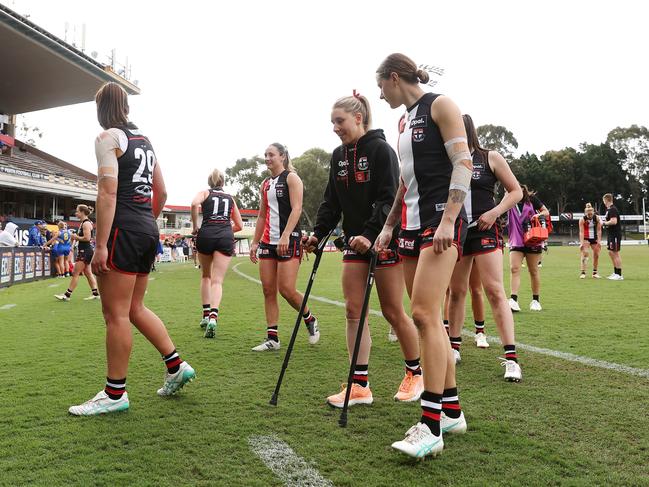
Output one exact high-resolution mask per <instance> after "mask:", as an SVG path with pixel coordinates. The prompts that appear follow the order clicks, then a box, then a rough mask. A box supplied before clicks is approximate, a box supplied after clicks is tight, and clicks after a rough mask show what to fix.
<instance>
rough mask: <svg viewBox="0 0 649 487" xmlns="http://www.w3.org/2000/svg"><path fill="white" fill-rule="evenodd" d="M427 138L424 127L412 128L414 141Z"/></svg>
mask: <svg viewBox="0 0 649 487" xmlns="http://www.w3.org/2000/svg"><path fill="white" fill-rule="evenodd" d="M425 138H426V134H425V133H424V129H423V128H417V129H412V140H413V142H422V141H423V140H424V139H425Z"/></svg>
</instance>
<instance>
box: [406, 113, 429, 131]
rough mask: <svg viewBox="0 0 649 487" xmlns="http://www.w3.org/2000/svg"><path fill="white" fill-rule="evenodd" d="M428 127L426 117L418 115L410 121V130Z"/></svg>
mask: <svg viewBox="0 0 649 487" xmlns="http://www.w3.org/2000/svg"><path fill="white" fill-rule="evenodd" d="M419 127H428V115H420V116H418V117H415V118H413V119H412V120H410V128H411V129H414V128H419Z"/></svg>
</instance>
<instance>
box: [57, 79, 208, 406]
mask: <svg viewBox="0 0 649 487" xmlns="http://www.w3.org/2000/svg"><path fill="white" fill-rule="evenodd" d="M95 100H96V102H97V118H98V119H99V124H100V125H101V127H102V128H103V129H104V132H102V133H101V134H99V136H98V137H97V139H96V140H95V152H96V154H97V165H98V173H97V247H96V249H95V255H94V257H93V259H92V268H93V271H94V272H95V273H96V274H97V275H98V276H99V287H100V289H101V294H102V302H101V304H102V311H103V314H104V320H105V321H106V361H107V377H106V387H105V388H104V390H102V391H101V392H99V393H98V394H97V395H96V396H95V397H93V398H92V399H90V400H89V401H87V402H85V403H83V404H81V405H79V406H72V407H70V409H69V411H70V413H71V414H74V415H78V416H93V415H98V414H104V413H111V412H116V411H125V410H127V409H128V408H129V400H128V394H127V393H126V373H127V370H128V362H129V357H130V354H131V347H132V342H133V337H132V335H131V323H132V324H133V325H135V327H136V328H137V329H138V330H139V331H140V333H142V335H144V337H145V338H146V339H147V340H148V341H149V342H150V343H151V344H152V345H153V346H154V347H155V348H156V349H157V350H158V351H159V352H160V354H161V355H162V359H163V361H164V363H165V365H166V368H167V373H166V375H165V380H164V384H163V385H162V387H161V388H160V389H158V395H159V396H170V395H173V394H175V393H176V392H177V391H178V390H180V389H181V388H182V387H183V386H184V385H185V384H186V383H187V382H189V381H191V380H193V379H194V377H195V376H196V374H195V372H194V369H193V368H192V367H191V366H190V365H189V364H188V363H187V362H184V361H183V360H181V358H180V356H179V355H178V353H177V352H176V347H175V346H174V344H173V342H172V341H171V339H170V338H169V334H168V333H167V329H166V328H165V326H164V324H163V323H162V321H161V320H160V318H158V317H157V316H156V315H155V314H154V313H153V312H152V311H151V310H149V309H148V308H147V307H145V306H144V303H143V300H144V293H145V292H146V287H147V282H148V279H149V272H150V270H151V266H152V265H153V261H154V260H155V253H156V246H157V241H158V238H159V235H158V227H157V225H156V218H157V217H158V215H159V214H160V212H161V211H162V208H163V207H164V203H165V200H166V198H167V195H166V190H165V184H164V180H163V179H162V171H161V169H160V165H159V164H158V162H157V159H156V155H155V152H154V151H153V147H152V146H151V143H150V142H149V139H147V138H146V137H145V136H144V135H142V133H141V132H140V131H139V129H138V128H137V127H136V126H135V125H134V124H133V123H131V122H129V120H128V113H129V107H128V99H127V95H126V92H125V91H124V90H123V89H122V88H121V87H120V86H119V85H118V84H117V83H106V84H105V85H104V86H102V88H101V89H100V90H99V91H98V92H97V95H96V97H95ZM88 235H89V233H88Z"/></svg>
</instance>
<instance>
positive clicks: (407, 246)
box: [399, 237, 415, 250]
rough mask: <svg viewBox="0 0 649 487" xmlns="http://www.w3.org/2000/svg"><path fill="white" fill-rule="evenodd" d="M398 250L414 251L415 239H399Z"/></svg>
mask: <svg viewBox="0 0 649 487" xmlns="http://www.w3.org/2000/svg"><path fill="white" fill-rule="evenodd" d="M399 248H400V249H404V250H414V249H415V239H414V238H403V237H399Z"/></svg>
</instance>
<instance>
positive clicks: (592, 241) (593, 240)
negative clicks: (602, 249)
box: [586, 238, 599, 245]
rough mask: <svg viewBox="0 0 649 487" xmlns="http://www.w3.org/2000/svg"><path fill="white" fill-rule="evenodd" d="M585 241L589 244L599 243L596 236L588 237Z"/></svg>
mask: <svg viewBox="0 0 649 487" xmlns="http://www.w3.org/2000/svg"><path fill="white" fill-rule="evenodd" d="M586 241H587V242H588V243H589V244H591V245H599V242H598V241H597V239H596V238H589V239H586Z"/></svg>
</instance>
